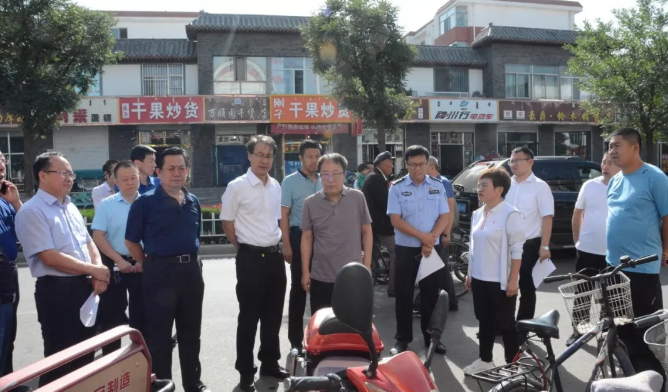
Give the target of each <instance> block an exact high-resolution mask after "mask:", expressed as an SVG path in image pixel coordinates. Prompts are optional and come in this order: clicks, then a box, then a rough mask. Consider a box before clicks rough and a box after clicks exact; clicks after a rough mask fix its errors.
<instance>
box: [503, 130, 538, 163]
mask: <svg viewBox="0 0 668 392" xmlns="http://www.w3.org/2000/svg"><path fill="white" fill-rule="evenodd" d="M497 142H498V149H497V151H498V152H499V155H500V156H501V157H503V158H509V157H510V154H511V152H512V151H513V150H514V149H516V148H517V147H528V148H530V149H531V151H533V153H534V155H538V134H537V133H535V132H499V133H498V137H497Z"/></svg>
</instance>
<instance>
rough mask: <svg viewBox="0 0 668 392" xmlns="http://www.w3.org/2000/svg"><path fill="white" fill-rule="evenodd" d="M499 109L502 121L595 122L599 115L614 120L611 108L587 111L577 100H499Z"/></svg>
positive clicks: (597, 120)
mask: <svg viewBox="0 0 668 392" xmlns="http://www.w3.org/2000/svg"><path fill="white" fill-rule="evenodd" d="M499 111H500V112H502V113H503V118H502V119H501V120H502V121H526V122H548V123H560V122H563V123H592V124H596V123H599V122H600V121H601V117H606V118H608V119H610V120H612V121H615V111H614V110H612V109H611V108H605V107H604V108H603V109H602V110H601V111H600V112H599V113H588V112H587V111H586V110H585V108H583V107H582V106H580V104H579V103H577V102H562V101H560V102H544V101H499Z"/></svg>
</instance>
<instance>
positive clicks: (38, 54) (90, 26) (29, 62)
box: [0, 0, 116, 194]
mask: <svg viewBox="0 0 668 392" xmlns="http://www.w3.org/2000/svg"><path fill="white" fill-rule="evenodd" d="M114 24H115V21H114V18H112V17H111V16H109V15H107V14H104V13H100V12H95V11H91V10H88V9H86V8H83V7H81V6H78V5H76V4H73V3H72V2H71V1H70V0H28V1H26V0H0V108H2V109H3V112H4V113H6V114H11V115H12V116H13V117H14V118H15V121H20V124H19V126H20V127H21V129H22V131H23V136H24V138H23V139H24V158H23V159H24V173H26V174H25V187H26V192H28V194H32V192H33V189H34V187H33V176H32V163H33V161H34V158H35V144H36V143H35V141H36V140H37V139H38V138H44V137H45V136H46V135H48V134H49V133H52V132H53V129H54V128H55V127H57V126H58V117H59V115H60V114H61V113H63V112H66V111H72V110H74V109H75V108H76V107H77V104H78V103H79V100H80V99H81V96H85V95H87V94H88V91H89V89H90V88H91V87H92V86H94V83H95V77H96V75H97V74H99V73H101V72H102V66H103V65H104V64H107V63H110V62H113V61H114V59H115V58H116V55H114V54H113V53H112V51H113V48H114V37H113V35H112V33H111V28H112V27H113V26H114ZM8 170H9V168H8Z"/></svg>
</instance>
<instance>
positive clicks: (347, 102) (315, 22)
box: [302, 0, 416, 151]
mask: <svg viewBox="0 0 668 392" xmlns="http://www.w3.org/2000/svg"><path fill="white" fill-rule="evenodd" d="M397 12H398V9H397V7H395V6H393V5H392V4H391V3H390V2H389V1H386V0H326V2H325V6H324V8H323V10H322V11H321V12H319V13H317V14H316V15H314V16H313V18H311V19H310V22H309V23H308V24H307V25H306V26H304V27H303V29H302V37H303V38H304V41H305V46H306V48H307V49H308V50H309V53H310V55H311V58H312V59H313V69H314V71H315V72H316V73H317V74H319V75H321V76H323V77H324V78H325V80H326V81H327V83H328V86H329V89H330V96H332V97H333V98H334V99H336V100H337V101H338V102H339V103H340V104H341V105H343V106H345V107H346V108H347V109H349V110H351V111H352V112H353V113H355V114H356V115H358V116H360V117H361V118H362V119H363V121H364V122H365V124H367V125H372V126H375V127H376V129H377V130H378V148H379V150H380V151H385V130H386V129H396V128H397V127H399V121H400V120H401V119H402V118H404V117H405V116H406V115H409V114H410V113H411V111H412V110H413V109H412V103H411V99H410V97H409V96H408V95H407V94H406V87H405V84H404V80H405V78H406V75H407V74H408V71H409V67H410V66H411V64H412V62H413V59H414V58H415V54H416V50H415V48H414V47H412V46H411V45H409V44H407V43H406V42H405V41H404V40H403V38H402V30H401V27H400V26H399V25H398V24H397Z"/></svg>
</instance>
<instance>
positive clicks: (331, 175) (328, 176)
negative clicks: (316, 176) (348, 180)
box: [320, 172, 343, 180]
mask: <svg viewBox="0 0 668 392" xmlns="http://www.w3.org/2000/svg"><path fill="white" fill-rule="evenodd" d="M342 175H343V173H342V172H335V173H322V174H320V177H321V178H324V179H328V180H333V179H335V178H339V177H341V176H342Z"/></svg>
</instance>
